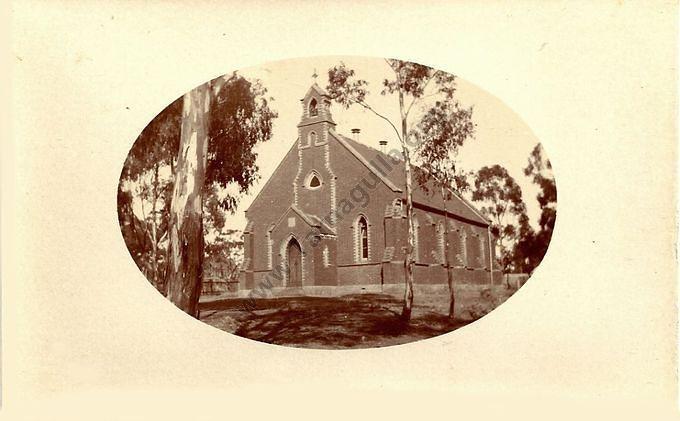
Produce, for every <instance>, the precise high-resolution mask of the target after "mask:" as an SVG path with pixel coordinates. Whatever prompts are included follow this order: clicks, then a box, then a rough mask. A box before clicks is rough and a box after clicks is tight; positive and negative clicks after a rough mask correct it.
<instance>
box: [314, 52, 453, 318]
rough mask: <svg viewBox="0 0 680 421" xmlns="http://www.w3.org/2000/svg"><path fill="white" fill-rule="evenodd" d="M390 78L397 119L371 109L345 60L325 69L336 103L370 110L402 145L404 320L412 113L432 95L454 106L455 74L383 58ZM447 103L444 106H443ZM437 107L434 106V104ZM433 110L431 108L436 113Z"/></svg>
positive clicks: (411, 234)
mask: <svg viewBox="0 0 680 421" xmlns="http://www.w3.org/2000/svg"><path fill="white" fill-rule="evenodd" d="M385 62H386V64H387V65H388V66H389V68H390V70H391V71H392V73H393V75H394V77H392V78H385V79H384V80H383V81H382V91H381V92H380V94H381V95H394V96H396V97H397V99H398V103H399V113H400V118H399V121H392V120H390V119H389V118H388V117H386V116H385V115H384V114H383V113H381V112H378V110H376V109H375V108H373V107H372V106H371V105H370V104H368V102H367V101H366V98H367V97H368V95H369V91H368V82H366V81H365V80H363V79H359V78H357V76H356V73H355V71H354V70H353V69H350V68H348V67H347V66H346V65H345V63H343V62H340V64H339V65H337V66H335V67H332V68H331V69H329V70H328V81H329V83H328V86H327V88H326V89H327V91H328V93H329V95H330V96H331V97H332V98H333V100H335V101H336V102H337V103H338V104H340V105H341V106H343V107H345V108H349V107H350V106H351V105H353V104H357V105H359V106H361V107H363V108H364V109H366V110H368V111H370V112H372V113H373V114H374V115H375V116H377V117H379V118H381V119H382V120H384V121H385V122H387V123H388V124H389V125H390V126H391V127H392V129H393V130H394V133H395V135H396V137H397V139H398V140H399V142H400V144H401V147H402V157H403V162H404V172H405V177H404V178H405V186H404V187H405V195H406V220H407V225H408V241H407V247H406V253H405V256H404V278H405V279H406V282H405V291H404V307H403V309H402V317H403V319H404V320H406V321H408V320H410V317H411V309H412V304H413V267H414V264H415V261H414V257H413V253H414V244H415V229H414V226H413V192H412V178H413V176H412V171H413V170H412V166H411V157H410V153H411V151H410V148H412V147H414V146H415V145H416V139H414V138H413V137H414V136H413V135H414V133H415V132H414V131H412V121H411V120H412V119H411V118H410V117H412V116H413V114H412V112H413V111H414V110H416V111H418V112H421V111H422V110H420V109H419V106H425V104H424V100H425V99H426V98H428V97H433V96H436V97H437V98H438V99H439V101H440V105H439V108H440V111H444V110H443V108H444V107H450V106H455V102H453V96H454V93H455V91H456V86H455V77H454V76H453V75H451V74H448V73H445V72H441V71H438V70H436V69H433V68H431V67H428V66H424V65H422V64H418V63H412V62H408V61H402V60H396V59H386V60H385ZM443 104H447V105H443ZM434 108H437V107H434ZM436 112H437V110H435V111H433V113H436Z"/></svg>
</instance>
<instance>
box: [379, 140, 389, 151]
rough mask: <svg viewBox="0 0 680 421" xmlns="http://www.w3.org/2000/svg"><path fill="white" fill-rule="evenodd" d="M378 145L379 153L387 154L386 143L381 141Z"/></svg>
mask: <svg viewBox="0 0 680 421" xmlns="http://www.w3.org/2000/svg"><path fill="white" fill-rule="evenodd" d="M378 143H379V144H380V152H382V153H387V141H386V140H381V141H380V142H378Z"/></svg>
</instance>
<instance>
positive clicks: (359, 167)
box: [329, 139, 397, 285]
mask: <svg viewBox="0 0 680 421" xmlns="http://www.w3.org/2000/svg"><path fill="white" fill-rule="evenodd" d="M329 146H330V156H331V157H332V166H333V170H334V171H335V173H336V174H338V183H337V190H336V194H337V211H338V220H337V225H336V227H337V233H338V241H337V245H338V247H337V262H338V284H339V285H371V284H373V285H380V283H381V261H382V258H383V253H384V248H385V247H384V245H385V229H384V226H383V222H384V214H385V206H386V204H388V203H391V202H392V200H393V199H394V198H396V197H397V194H396V193H394V192H393V191H392V190H391V189H390V188H389V187H387V186H386V185H385V184H384V183H382V182H381V181H380V180H379V179H378V178H377V177H376V176H375V175H374V173H373V172H372V171H370V170H369V169H368V168H366V166H364V165H363V164H362V163H361V162H360V161H358V160H357V159H356V158H355V157H354V155H352V154H351V153H350V152H349V151H348V150H347V149H345V147H344V146H342V145H341V144H339V143H338V142H337V141H335V140H334V139H333V141H331V142H330V144H329ZM361 215H363V216H364V217H366V220H367V222H368V243H369V256H368V259H367V260H366V261H359V259H357V254H358V247H357V244H358V242H359V233H358V229H357V220H358V218H359V217H360V216H361Z"/></svg>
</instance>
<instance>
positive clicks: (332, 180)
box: [323, 130, 337, 227]
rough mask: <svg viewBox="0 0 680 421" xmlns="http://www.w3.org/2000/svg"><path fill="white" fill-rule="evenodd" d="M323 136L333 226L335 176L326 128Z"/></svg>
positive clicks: (334, 217)
mask: <svg viewBox="0 0 680 421" xmlns="http://www.w3.org/2000/svg"><path fill="white" fill-rule="evenodd" d="M323 136H324V137H326V144H325V145H324V150H323V155H324V159H325V161H326V171H328V175H329V177H330V179H329V180H328V184H329V186H330V189H331V191H330V196H331V203H330V205H331V207H330V210H331V212H330V219H331V221H330V222H331V224H332V225H333V226H334V227H335V224H336V217H337V212H335V209H336V200H337V196H336V193H335V192H336V179H337V177H336V176H335V173H334V172H333V169H332V168H331V152H330V146H329V144H328V139H327V138H328V130H325V131H324V132H323Z"/></svg>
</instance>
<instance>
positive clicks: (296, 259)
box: [286, 238, 302, 287]
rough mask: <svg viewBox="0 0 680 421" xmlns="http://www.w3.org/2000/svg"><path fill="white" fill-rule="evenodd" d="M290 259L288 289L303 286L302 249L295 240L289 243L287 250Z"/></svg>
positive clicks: (292, 239)
mask: <svg viewBox="0 0 680 421" xmlns="http://www.w3.org/2000/svg"><path fill="white" fill-rule="evenodd" d="M286 253H287V257H288V273H287V275H288V276H287V279H288V283H287V285H286V286H288V287H301V286H302V247H300V243H298V241H297V240H296V239H295V238H291V239H290V241H289V242H288V247H287V250H286Z"/></svg>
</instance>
